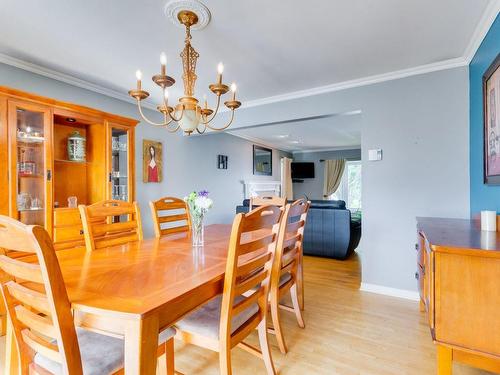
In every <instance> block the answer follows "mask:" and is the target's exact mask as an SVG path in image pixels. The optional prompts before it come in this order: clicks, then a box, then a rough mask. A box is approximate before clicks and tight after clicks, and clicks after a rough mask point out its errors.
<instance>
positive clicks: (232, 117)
mask: <svg viewBox="0 0 500 375" xmlns="http://www.w3.org/2000/svg"><path fill="white" fill-rule="evenodd" d="M233 120H234V109H232V110H231V119H230V120H229V122H228V123H227V124H226V125H224V126H223V127H222V128H215V127H213V126H210V125H209V124H208V123H207V124H204V125H206V126H207V127H208V128H209V129H211V130H216V131H220V130H224V129H227V128H228V127H229V126H230V125H231V124H232V123H233Z"/></svg>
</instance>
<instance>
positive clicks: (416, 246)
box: [415, 243, 418, 251]
mask: <svg viewBox="0 0 500 375" xmlns="http://www.w3.org/2000/svg"><path fill="white" fill-rule="evenodd" d="M415 250H417V251H418V243H416V244H415Z"/></svg>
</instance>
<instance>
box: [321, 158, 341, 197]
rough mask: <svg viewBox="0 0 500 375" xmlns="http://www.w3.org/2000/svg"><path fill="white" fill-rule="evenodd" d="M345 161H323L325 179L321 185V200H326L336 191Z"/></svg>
mask: <svg viewBox="0 0 500 375" xmlns="http://www.w3.org/2000/svg"><path fill="white" fill-rule="evenodd" d="M344 168H345V159H338V160H325V178H324V184H323V198H324V199H327V198H328V197H329V196H330V195H332V194H333V193H335V191H337V189H338V187H339V185H340V180H341V179H342V174H343V173H344Z"/></svg>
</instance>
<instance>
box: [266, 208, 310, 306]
mask: <svg viewBox="0 0 500 375" xmlns="http://www.w3.org/2000/svg"><path fill="white" fill-rule="evenodd" d="M310 205H311V203H310V202H308V201H306V200H303V199H299V200H297V201H295V202H293V203H292V204H287V205H286V206H285V210H284V214H283V219H282V221H281V228H280V232H279V238H278V243H277V246H276V255H275V257H274V263H273V271H272V276H271V298H272V299H273V296H274V300H275V301H279V296H280V294H279V289H280V287H284V286H285V285H281V286H280V279H281V277H282V276H283V275H285V274H286V273H290V274H291V275H292V277H293V279H295V278H296V276H297V272H298V267H299V263H300V258H301V256H302V254H301V251H302V240H303V237H304V228H305V225H306V220H307V213H308V211H309V207H310Z"/></svg>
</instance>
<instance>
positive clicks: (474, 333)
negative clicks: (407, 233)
mask: <svg viewBox="0 0 500 375" xmlns="http://www.w3.org/2000/svg"><path fill="white" fill-rule="evenodd" d="M417 230H418V242H417V244H416V250H417V254H418V255H417V262H418V265H417V267H418V269H417V273H416V275H415V277H416V278H417V280H418V284H419V291H420V298H421V301H420V308H421V310H422V311H425V312H426V314H427V316H428V321H429V327H430V332H431V335H432V339H433V340H434V342H435V344H436V347H437V360H438V362H437V364H438V374H439V375H450V374H451V373H452V363H453V361H457V362H461V363H465V364H468V365H470V366H473V367H478V368H482V369H485V370H488V371H493V372H496V373H500V232H482V231H481V230H480V223H479V221H478V220H463V219H442V218H425V217H419V218H417Z"/></svg>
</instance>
